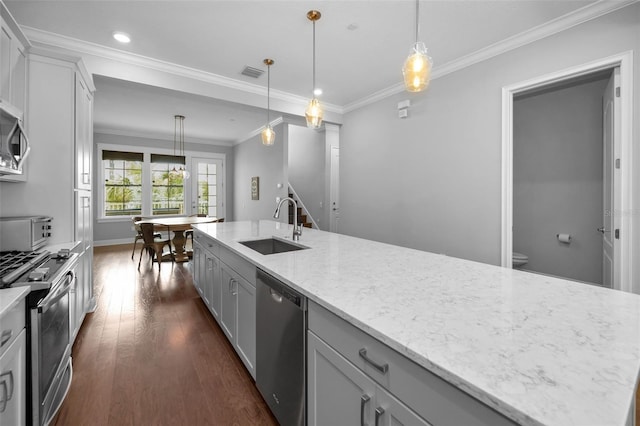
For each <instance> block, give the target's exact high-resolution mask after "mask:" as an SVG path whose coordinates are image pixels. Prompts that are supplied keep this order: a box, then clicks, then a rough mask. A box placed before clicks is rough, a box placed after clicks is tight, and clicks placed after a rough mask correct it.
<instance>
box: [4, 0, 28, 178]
mask: <svg viewBox="0 0 640 426" xmlns="http://www.w3.org/2000/svg"><path fill="white" fill-rule="evenodd" d="M30 46H31V45H30V43H29V40H27V38H26V37H25V35H24V34H23V33H22V30H21V29H20V27H19V26H18V24H17V23H16V22H15V21H14V20H13V17H12V16H11V15H10V13H9V11H8V10H7V8H6V6H5V5H4V3H2V2H0V103H1V104H2V107H3V108H4V109H6V110H8V111H10V112H11V113H12V114H14V115H15V116H17V117H19V118H20V119H21V120H22V122H23V123H24V122H25V121H26V120H25V119H26V117H25V116H26V115H27V114H26V113H25V112H26V106H27V63H28V61H27V54H28V50H29V48H30ZM28 167H29V166H28V161H27V163H26V164H25V165H23V167H22V170H23V173H22V174H19V175H1V176H0V181H7V182H24V181H25V180H26V174H27V169H28Z"/></svg>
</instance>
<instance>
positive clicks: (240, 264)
mask: <svg viewBox="0 0 640 426" xmlns="http://www.w3.org/2000/svg"><path fill="white" fill-rule="evenodd" d="M219 253H220V256H219V257H220V260H222V261H223V262H224V263H226V264H227V265H228V266H229V267H231V269H233V270H234V271H236V272H237V273H238V274H240V275H241V276H242V278H244V279H245V280H247V281H249V283H250V284H252V285H253V286H254V287H255V285H256V267H255V266H254V265H253V264H252V263H251V262H249V261H247V260H244V259H243V258H241V257H240V256H238V255H237V254H235V253H233V252H231V251H230V250H228V249H226V248H224V247H220V251H219Z"/></svg>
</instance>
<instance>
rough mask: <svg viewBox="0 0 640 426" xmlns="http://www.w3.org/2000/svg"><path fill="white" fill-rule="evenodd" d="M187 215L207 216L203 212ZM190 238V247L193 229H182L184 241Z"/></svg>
mask: <svg viewBox="0 0 640 426" xmlns="http://www.w3.org/2000/svg"><path fill="white" fill-rule="evenodd" d="M189 217H207V215H206V214H204V213H197V214H191V215H189ZM189 238H191V247H193V229H187V230H186V231H184V240H185V242H186V241H187V240H188V239H189Z"/></svg>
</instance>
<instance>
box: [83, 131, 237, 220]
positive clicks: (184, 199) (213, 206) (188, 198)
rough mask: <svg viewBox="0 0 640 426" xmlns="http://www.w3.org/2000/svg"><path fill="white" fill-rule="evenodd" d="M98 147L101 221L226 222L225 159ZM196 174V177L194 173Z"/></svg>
mask: <svg viewBox="0 0 640 426" xmlns="http://www.w3.org/2000/svg"><path fill="white" fill-rule="evenodd" d="M172 154H173V152H172V151H170V150H168V149H162V148H158V147H146V146H136V145H132V146H126V145H119V144H101V143H99V144H98V153H97V156H98V158H99V159H98V165H99V167H98V174H99V176H98V177H97V180H96V181H100V182H102V184H101V185H100V186H99V187H97V188H96V191H97V197H96V198H97V199H98V201H97V203H98V204H97V205H98V206H99V207H98V211H99V213H98V215H99V218H98V221H100V222H103V221H104V222H120V221H122V222H124V221H126V220H131V217H132V216H143V217H150V216H183V215H191V214H196V213H200V214H202V213H204V214H207V215H208V216H214V217H219V218H223V217H224V213H225V209H224V203H225V188H224V176H225V174H224V164H225V155H224V154H219V153H211V152H195V151H194V152H189V153H186V155H182V156H177V155H172ZM189 172H190V173H189Z"/></svg>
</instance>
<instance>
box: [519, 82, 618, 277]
mask: <svg viewBox="0 0 640 426" xmlns="http://www.w3.org/2000/svg"><path fill="white" fill-rule="evenodd" d="M608 80H609V79H608V77H605V78H602V77H601V78H600V79H599V80H598V81H591V82H582V83H579V84H575V83H574V84H573V85H571V86H570V87H562V88H558V89H556V90H553V91H545V92H543V93H536V94H532V95H527V96H523V97H520V98H518V99H516V100H515V101H514V104H513V125H514V127H513V129H514V130H513V250H514V251H517V252H520V253H523V254H526V255H527V256H529V262H528V263H527V264H526V265H524V266H523V269H526V270H530V271H535V272H542V273H545V274H551V275H556V276H561V277H566V278H572V279H576V280H580V281H586V282H591V283H597V284H601V283H602V235H601V234H600V233H599V232H596V229H597V228H599V227H601V226H602V225H603V224H604V222H603V216H602V214H603V207H602V200H603V198H602V189H603V186H602V95H603V93H604V89H605V87H606V85H607V82H608ZM558 233H568V234H571V236H572V238H573V239H572V242H571V243H570V244H566V243H562V242H559V241H558V239H557V238H556V234H558Z"/></svg>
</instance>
